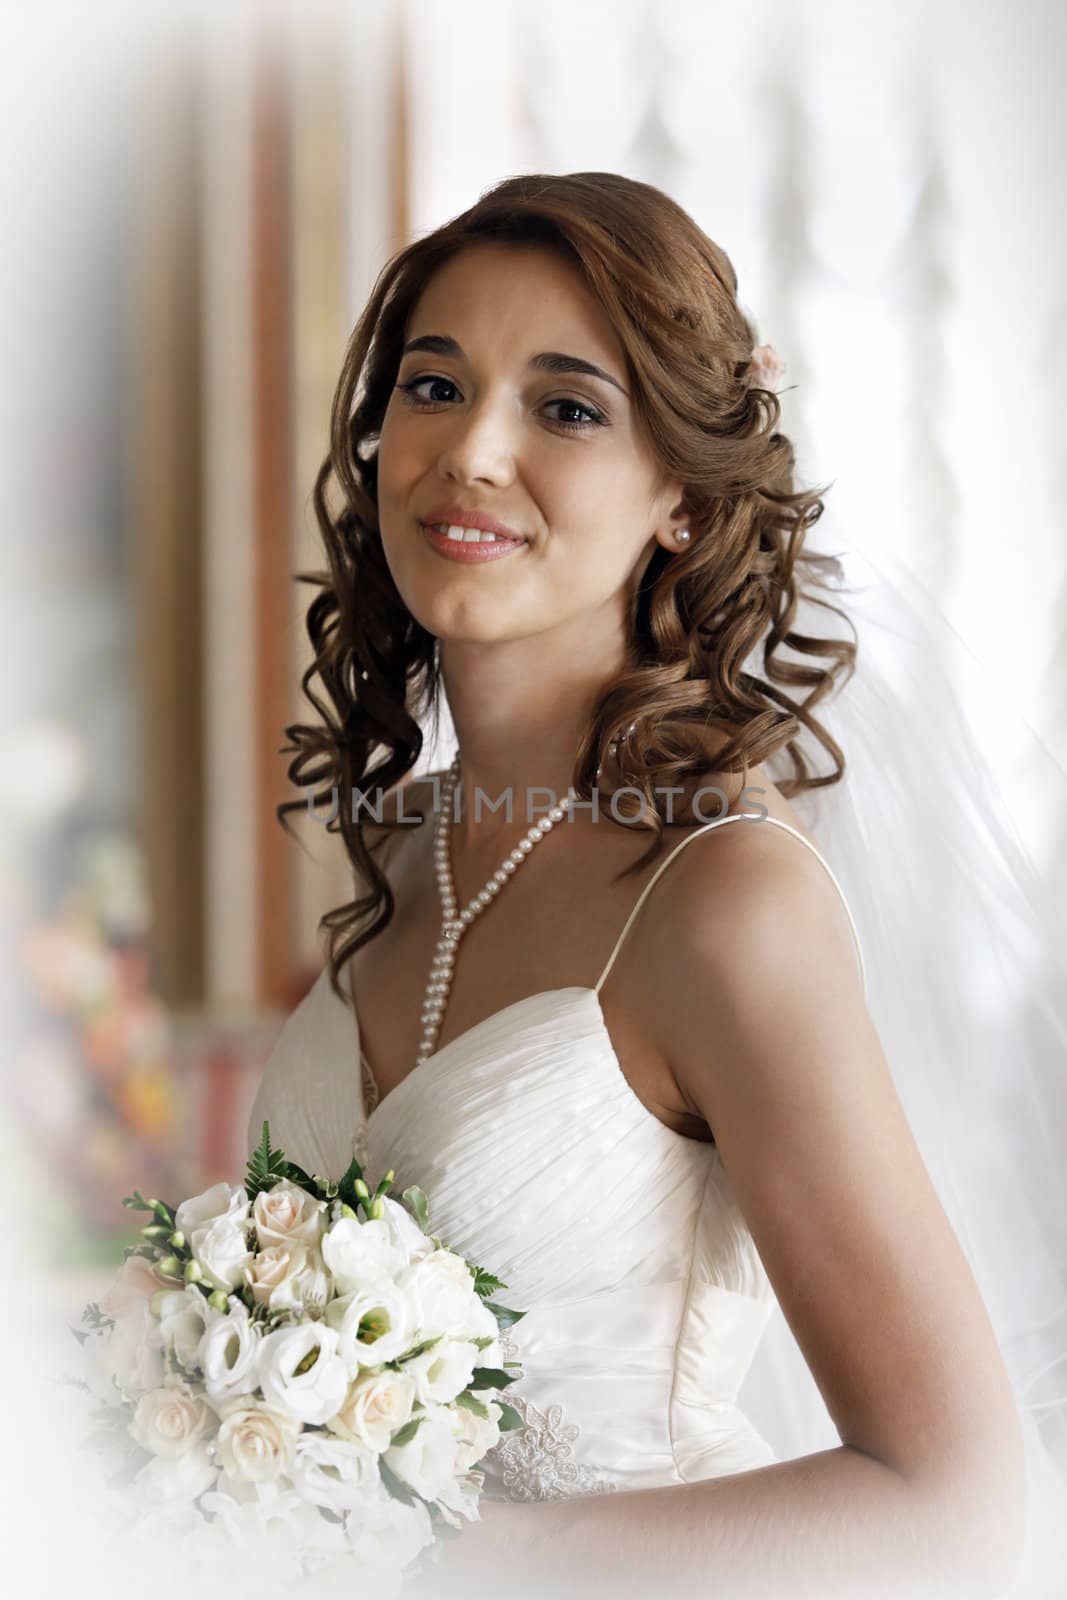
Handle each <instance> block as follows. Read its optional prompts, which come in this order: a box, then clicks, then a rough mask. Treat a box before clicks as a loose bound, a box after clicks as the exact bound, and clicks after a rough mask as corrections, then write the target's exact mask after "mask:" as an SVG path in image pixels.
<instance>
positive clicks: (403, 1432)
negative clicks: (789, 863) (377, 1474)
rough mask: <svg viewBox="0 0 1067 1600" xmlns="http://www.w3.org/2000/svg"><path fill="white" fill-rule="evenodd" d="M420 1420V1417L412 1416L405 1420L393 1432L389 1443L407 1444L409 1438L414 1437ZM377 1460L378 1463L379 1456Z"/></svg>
mask: <svg viewBox="0 0 1067 1600" xmlns="http://www.w3.org/2000/svg"><path fill="white" fill-rule="evenodd" d="M422 1420H423V1419H422V1417H412V1419H411V1421H410V1422H405V1424H404V1426H403V1427H402V1428H401V1429H400V1430H399V1431H398V1432H397V1433H394V1434H393V1437H392V1439H391V1440H390V1444H407V1442H408V1440H409V1439H414V1437H415V1434H416V1432H417V1431H418V1426H419V1423H420V1422H422ZM378 1461H379V1465H380V1464H381V1457H380V1456H379V1457H378Z"/></svg>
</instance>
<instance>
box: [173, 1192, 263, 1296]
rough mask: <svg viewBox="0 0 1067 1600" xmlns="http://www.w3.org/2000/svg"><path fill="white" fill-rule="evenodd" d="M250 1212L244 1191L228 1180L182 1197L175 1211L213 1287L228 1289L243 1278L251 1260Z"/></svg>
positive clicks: (190, 1245)
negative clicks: (248, 1232) (186, 1198)
mask: <svg viewBox="0 0 1067 1600" xmlns="http://www.w3.org/2000/svg"><path fill="white" fill-rule="evenodd" d="M248 1212H249V1206H248V1196H247V1195H246V1193H245V1191H244V1190H243V1189H242V1188H240V1187H239V1186H235V1185H233V1184H229V1183H216V1184H215V1185H214V1187H213V1188H211V1189H205V1190H204V1192H203V1194H198V1195H194V1196H193V1197H192V1199H190V1200H183V1201H182V1203H181V1205H180V1206H179V1207H178V1209H177V1211H176V1212H175V1221H176V1224H177V1226H178V1227H179V1228H180V1229H181V1231H182V1233H184V1234H185V1237H186V1239H187V1241H188V1243H189V1248H190V1249H191V1250H192V1252H193V1255H194V1256H195V1257H196V1259H197V1261H199V1263H200V1265H201V1266H202V1267H203V1269H204V1273H205V1275H206V1277H207V1278H208V1280H209V1282H210V1284H211V1287H212V1288H213V1289H225V1290H226V1292H227V1293H229V1291H230V1290H231V1289H236V1287H237V1285H238V1284H239V1283H240V1282H241V1279H242V1273H243V1270H244V1267H245V1265H246V1263H247V1262H248V1261H249V1260H251V1252H250V1250H249V1248H248V1239H247V1237H246V1231H247V1228H248Z"/></svg>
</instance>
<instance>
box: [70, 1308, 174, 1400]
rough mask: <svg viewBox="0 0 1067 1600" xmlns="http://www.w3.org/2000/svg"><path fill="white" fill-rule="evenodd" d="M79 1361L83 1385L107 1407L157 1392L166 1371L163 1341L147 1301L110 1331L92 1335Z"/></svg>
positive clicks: (121, 1319)
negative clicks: (152, 1391)
mask: <svg viewBox="0 0 1067 1600" xmlns="http://www.w3.org/2000/svg"><path fill="white" fill-rule="evenodd" d="M82 1358H83V1361H84V1370H85V1380H86V1382H87V1383H88V1385H89V1387H90V1389H91V1390H92V1392H93V1394H95V1395H96V1397H97V1399H99V1400H103V1401H104V1402H105V1403H106V1404H108V1405H121V1404H122V1403H123V1401H124V1400H127V1399H136V1398H137V1397H138V1396H140V1395H142V1394H147V1393H148V1391H149V1390H150V1389H158V1388H159V1386H160V1384H161V1383H162V1382H163V1377H164V1373H165V1370H166V1368H165V1365H164V1352H163V1338H162V1335H161V1333H160V1327H159V1323H158V1322H157V1320H156V1318H155V1317H154V1316H153V1315H152V1309H151V1306H150V1305H149V1303H148V1301H147V1300H141V1301H140V1303H139V1304H138V1305H137V1306H136V1307H135V1309H134V1310H132V1311H130V1312H128V1313H127V1314H126V1315H125V1316H123V1317H120V1318H119V1320H118V1321H117V1322H116V1323H115V1326H114V1327H113V1328H112V1329H111V1330H110V1331H105V1332H102V1333H94V1334H92V1335H91V1336H90V1337H89V1338H88V1339H87V1340H86V1341H85V1344H84V1345H83V1347H82Z"/></svg>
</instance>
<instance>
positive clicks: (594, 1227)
mask: <svg viewBox="0 0 1067 1600" xmlns="http://www.w3.org/2000/svg"><path fill="white" fill-rule="evenodd" d="M731 824H733V825H738V826H747V827H757V826H776V827H780V828H783V829H785V830H786V831H787V832H789V833H790V834H791V835H792V836H793V837H794V838H795V839H797V840H798V841H799V843H800V845H802V846H803V847H805V848H806V849H809V850H811V851H812V853H813V854H814V855H815V856H816V857H817V858H818V860H820V861H821V862H822V864H823V866H824V867H826V870H827V872H828V873H829V874H830V877H831V878H832V879H833V881H834V883H835V886H836V887H837V889H838V892H839V893H841V894H842V900H843V901H844V895H843V893H842V891H841V889H840V885H839V884H838V883H837V879H836V878H835V877H834V874H833V872H832V870H831V869H830V867H829V866H828V865H827V863H826V861H825V860H824V858H823V857H822V856H821V855H820V854H819V852H818V850H816V849H815V848H814V846H813V845H812V844H811V843H810V842H809V841H808V840H807V839H805V838H804V837H803V835H802V834H800V833H799V832H798V831H797V830H796V829H795V828H793V827H791V826H790V825H789V824H788V823H786V822H780V821H779V820H778V819H776V818H772V817H768V818H765V819H757V820H754V819H752V818H746V817H744V816H738V815H735V816H728V817H721V818H719V819H717V820H716V821H713V822H709V823H707V824H706V825H704V826H702V827H698V828H695V829H694V830H693V831H692V832H690V833H689V834H687V835H686V837H685V838H683V839H682V841H681V842H680V843H679V844H678V845H677V846H676V847H675V848H674V849H673V850H672V851H671V852H670V854H669V855H668V856H667V857H666V858H665V859H664V861H663V862H662V863H661V864H660V866H659V868H658V870H657V871H656V872H655V873H654V874H653V876H652V877H651V879H650V880H649V882H648V883H647V884H646V886H645V888H644V890H643V892H642V893H641V895H640V897H639V898H638V899H637V902H636V904H635V906H634V907H633V910H632V912H631V914H630V916H629V918H628V919H627V922H626V924H625V926H624V928H623V930H622V933H621V934H620V935H619V938H618V940H617V942H616V944H615V948H614V950H613V951H612V953H611V956H610V958H609V960H608V962H607V965H606V966H605V968H604V970H603V972H602V973H601V975H600V978H599V979H598V981H597V983H596V985H595V987H593V988H583V987H578V986H575V987H571V988H564V989H550V990H547V991H544V992H542V993H539V994H533V995H529V996H527V997H526V998H524V999H522V1000H518V1001H516V1002H514V1003H513V1004H511V1005H509V1006H506V1007H504V1009H503V1010H501V1011H497V1012H495V1013H494V1014H493V1015H492V1016H490V1017H487V1018H486V1019H485V1020H484V1021H482V1022H479V1023H477V1024H476V1025H475V1026H474V1027H472V1028H469V1029H468V1030H467V1031H466V1032H465V1033H464V1034H462V1035H461V1036H459V1037H458V1038H456V1039H453V1040H452V1041H450V1042H449V1043H448V1044H446V1045H444V1046H443V1047H442V1048H440V1049H439V1050H437V1051H436V1052H435V1053H434V1054H433V1055H432V1056H430V1057H428V1058H427V1059H426V1060H425V1061H424V1062H423V1063H422V1065H421V1066H418V1067H416V1068H415V1069H414V1070H413V1071H411V1072H410V1073H409V1074H408V1075H407V1076H406V1077H404V1078H403V1079H401V1081H400V1082H399V1083H398V1084H397V1085H396V1086H395V1088H393V1089H392V1090H391V1091H390V1092H389V1093H388V1094H387V1095H385V1097H384V1098H383V1099H381V1100H380V1101H378V1102H377V1103H376V1104H375V1103H374V1091H373V1081H372V1080H371V1079H370V1078H369V1073H368V1072H367V1069H366V1068H364V1071H362V1072H361V1070H360V1064H361V1056H362V1053H361V1050H360V1047H359V1040H358V1021H357V1020H356V1018H355V1017H354V1015H353V1012H352V1010H350V1009H349V1008H348V1007H347V1006H345V1005H343V1004H342V1003H341V1002H340V1001H339V1000H338V999H337V997H336V996H335V994H334V993H333V990H332V989H331V988H330V984H329V977H328V973H327V972H326V971H325V970H324V971H323V973H322V974H321V975H320V977H319V978H318V979H317V981H316V982H315V983H314V985H313V986H312V988H311V990H310V992H309V993H308V994H307V995H306V997H305V998H304V1000H303V1001H302V1002H301V1004H300V1005H299V1006H298V1007H297V1008H296V1010H295V1011H294V1012H293V1014H292V1015H291V1016H290V1017H289V1019H288V1020H287V1022H286V1023H285V1025H284V1027H283V1029H282V1032H281V1034H280V1036H279V1038H278V1040H277V1043H276V1046H275V1048H274V1050H273V1053H272V1054H271V1056H270V1059H269V1061H268V1063H267V1066H266V1068H265V1071H264V1075H263V1078H262V1080H261V1082H260V1084H259V1088H258V1092H257V1094H256V1097H255V1102H254V1104H253V1107H252V1111H251V1115H250V1120H249V1127H248V1142H249V1148H250V1149H251V1148H252V1147H253V1146H254V1145H255V1144H257V1143H258V1142H259V1138H260V1135H261V1132H262V1124H263V1121H264V1119H266V1120H268V1121H269V1123H270V1135H271V1142H272V1143H273V1144H275V1145H279V1146H280V1147H281V1148H282V1149H283V1150H284V1151H285V1153H286V1154H287V1155H288V1156H290V1157H291V1159H292V1160H294V1161H295V1162H297V1163H298V1164H299V1165H301V1166H302V1167H304V1168H305V1169H306V1170H307V1171H311V1172H319V1173H322V1174H324V1175H327V1176H330V1177H338V1176H340V1174H341V1173H342V1172H343V1171H344V1170H345V1168H346V1167H347V1165H348V1163H349V1161H350V1160H351V1158H352V1155H353V1154H355V1155H356V1156H357V1157H358V1159H359V1160H360V1162H361V1163H362V1164H363V1165H364V1166H365V1168H366V1169H367V1170H368V1174H369V1180H370V1182H371V1183H372V1184H373V1183H374V1182H376V1181H377V1180H378V1178H379V1177H380V1176H381V1175H382V1174H383V1173H384V1172H385V1171H387V1170H388V1169H389V1168H390V1167H391V1168H393V1169H395V1173H396V1178H395V1182H394V1193H397V1194H399V1193H400V1192H401V1191H402V1190H403V1189H404V1188H406V1187H407V1186H408V1185H409V1184H418V1185H419V1186H420V1187H421V1188H422V1189H424V1190H425V1191H426V1194H427V1195H428V1197H429V1202H430V1227H431V1230H432V1232H433V1233H435V1234H436V1235H438V1236H439V1237H440V1238H441V1239H442V1240H443V1242H444V1243H446V1244H447V1245H449V1246H450V1247H451V1248H452V1249H454V1250H456V1251H458V1252H459V1253H460V1254H461V1255H463V1256H465V1257H467V1258H468V1259H470V1260H473V1261H474V1262H476V1263H477V1264H478V1265H480V1266H483V1267H485V1268H486V1269H487V1270H489V1271H491V1272H494V1273H495V1274H496V1275H497V1276H498V1277H499V1278H501V1279H502V1280H503V1281H504V1282H505V1283H506V1284H507V1288H506V1290H502V1291H500V1293H499V1295H498V1298H499V1299H500V1300H501V1301H502V1302H503V1303H504V1304H506V1305H509V1306H513V1307H514V1308H516V1309H518V1310H523V1311H525V1313H526V1315H525V1317H524V1318H523V1319H522V1320H521V1321H520V1322H519V1323H518V1324H517V1325H516V1326H515V1328H514V1329H513V1330H511V1332H510V1334H508V1335H505V1336H504V1340H503V1343H504V1345H505V1353H506V1355H507V1356H511V1357H514V1358H516V1359H519V1360H521V1362H522V1364H523V1376H522V1378H521V1381H520V1382H518V1383H516V1384H515V1385H513V1386H512V1388H510V1389H509V1391H508V1398H509V1400H510V1401H511V1403H513V1404H514V1405H515V1406H516V1408H517V1409H519V1410H520V1411H521V1413H522V1415H523V1418H524V1422H525V1426H524V1427H523V1428H522V1429H516V1430H514V1431H512V1432H511V1433H509V1434H506V1435H504V1436H503V1437H502V1439H501V1442H500V1444H499V1445H498V1446H497V1447H496V1449H495V1450H494V1451H492V1452H491V1454H490V1456H489V1457H488V1458H487V1459H486V1461H485V1463H484V1465H485V1470H486V1487H485V1493H486V1495H487V1496H489V1497H490V1498H506V1499H511V1500H543V1499H552V1498H556V1497H559V1496H563V1495H571V1494H588V1493H600V1492H611V1491H616V1490H620V1489H642V1488H650V1487H653V1486H659V1485H666V1484H678V1483H691V1482H694V1481H696V1480H698V1479H703V1478H710V1477H716V1476H720V1475H722V1474H726V1473H735V1472H743V1471H746V1470H748V1469H749V1468H753V1467H761V1466H765V1465H767V1464H769V1463H771V1462H774V1461H776V1460H778V1459H779V1457H778V1456H777V1455H776V1453H775V1451H774V1450H773V1449H772V1447H771V1445H770V1444H769V1443H768V1442H767V1440H766V1439H765V1438H764V1437H763V1435H762V1434H761V1432H760V1431H759V1430H758V1429H757V1428H756V1426H754V1424H753V1422H752V1421H751V1420H750V1419H749V1417H748V1416H746V1414H745V1411H744V1409H743V1408H742V1406H741V1405H740V1404H739V1403H738V1394H739V1391H740V1389H741V1386H742V1383H743V1380H744V1378H745V1376H746V1373H747V1372H748V1370H749V1368H750V1365H751V1363H752V1360H753V1357H754V1355H755V1352H756V1350H757V1347H758V1346H759V1344H760V1342H761V1339H762V1338H763V1335H764V1332H765V1330H766V1329H767V1325H768V1322H769V1321H770V1319H771V1316H772V1313H774V1312H775V1311H776V1310H777V1301H776V1299H775V1295H774V1291H773V1289H772V1287H771V1284H770V1282H769V1280H768V1277H767V1274H766V1272H765V1270H764V1268H763V1264H762V1262H761V1261H760V1257H759V1254H758V1252H757V1250H756V1247H755V1244H754V1242H753V1240H752V1237H751V1235H750V1233H749V1231H748V1228H747V1227H746V1226H745V1222H744V1219H743V1218H742V1216H741V1213H740V1211H739V1209H738V1206H737V1203H736V1200H735V1197H734V1194H733V1190H732V1187H731V1183H730V1179H729V1177H728V1175H727V1172H726V1170H725V1168H724V1166H723V1162H722V1158H721V1157H720V1155H719V1153H718V1151H717V1149H716V1148H715V1146H714V1145H712V1144H710V1143H703V1142H700V1141H697V1140H695V1139H690V1138H687V1137H686V1136H684V1135H682V1134H680V1133H677V1132H675V1131H674V1130H673V1129H671V1128H668V1127H667V1126H666V1124H664V1123H662V1122H661V1121H660V1120H659V1119H658V1118H657V1117H656V1116H655V1115H654V1114H653V1113H652V1112H651V1111H650V1110H649V1109H648V1108H647V1107H646V1106H645V1105H644V1104H643V1102H642V1101H641V1100H640V1099H639V1098H638V1096H637V1094H636V1092H635V1091H634V1090H633V1088H632V1087H631V1086H630V1084H629V1082H628V1080H627V1079H626V1077H625V1076H624V1075H623V1072H622V1070H621V1067H620V1065H619V1061H618V1058H617V1056H616V1054H615V1050H614V1048H613V1046H612V1042H611V1039H610V1037H609V1034H608V1029H607V1026H606V1024H605V1019H604V1014H603V1011H602V1009H601V1005H600V995H599V991H600V989H601V986H602V985H603V983H604V981H605V979H606V978H607V976H608V973H609V972H610V971H611V968H612V965H613V963H614V961H615V957H616V955H617V954H618V952H619V950H620V948H621V947H622V944H623V941H624V940H625V938H626V936H627V933H628V932H629V930H630V928H631V926H632V925H633V923H634V921H635V919H636V918H637V916H638V914H639V912H640V910H641V907H642V905H643V904H644V902H645V900H646V899H647V897H648V896H649V894H651V893H652V892H653V890H654V889H655V887H656V885H657V883H658V882H659V879H660V878H661V877H662V876H663V874H664V873H666V872H668V871H670V872H673V873H675V874H676V873H678V872H679V871H684V864H683V863H682V862H680V861H678V860H677V858H678V857H679V856H681V855H682V853H683V852H684V851H685V850H686V849H700V848H701V844H700V840H701V836H702V835H703V834H705V833H709V832H711V831H712V830H713V829H715V828H717V827H724V826H728V825H731ZM665 891H667V892H669V880H668V882H667V883H665V884H664V885H663V888H661V889H660V891H659V892H660V893H663V892H665ZM845 909H846V911H848V905H847V902H845ZM848 915H849V921H850V923H851V924H852V930H853V934H854V935H856V950H857V955H858V960H859V966H860V973H861V976H863V957H862V952H861V951H860V948H859V937H858V934H856V927H855V923H854V921H853V919H852V914H851V912H850V911H848ZM368 1091H370V1092H368ZM368 1102H370V1104H369V1109H368ZM826 1442H827V1443H828V1444H829V1443H835V1442H838V1441H837V1439H836V1435H834V1434H831V1436H830V1437H828V1439H827V1441H826Z"/></svg>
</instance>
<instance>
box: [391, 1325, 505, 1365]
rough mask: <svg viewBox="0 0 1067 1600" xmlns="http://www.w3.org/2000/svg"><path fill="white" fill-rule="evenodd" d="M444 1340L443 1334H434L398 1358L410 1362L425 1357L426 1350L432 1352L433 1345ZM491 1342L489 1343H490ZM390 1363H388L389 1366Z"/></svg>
mask: <svg viewBox="0 0 1067 1600" xmlns="http://www.w3.org/2000/svg"><path fill="white" fill-rule="evenodd" d="M443 1338H444V1334H443V1333H438V1334H435V1335H434V1337H433V1338H432V1339H424V1340H423V1341H422V1343H421V1344H416V1345H412V1347H411V1349H410V1350H405V1351H404V1354H403V1355H402V1356H400V1357H399V1360H400V1361H402V1362H403V1361H410V1360H411V1359H412V1357H413V1356H421V1355H425V1353H426V1351H427V1350H432V1349H433V1347H434V1345H435V1344H440V1343H441V1340H442V1339H443ZM490 1342H491V1341H490ZM391 1364H392V1363H390V1365H391Z"/></svg>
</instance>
